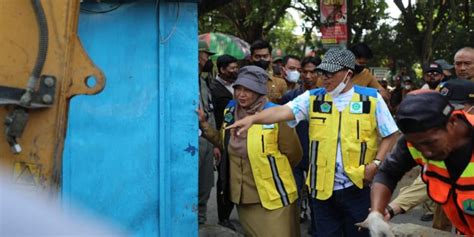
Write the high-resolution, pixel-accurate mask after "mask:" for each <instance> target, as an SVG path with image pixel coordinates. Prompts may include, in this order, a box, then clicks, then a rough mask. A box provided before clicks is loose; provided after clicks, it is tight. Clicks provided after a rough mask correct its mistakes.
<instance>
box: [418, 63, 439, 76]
mask: <svg viewBox="0 0 474 237" xmlns="http://www.w3.org/2000/svg"><path fill="white" fill-rule="evenodd" d="M427 72H437V73H440V74H443V68H442V67H441V65H439V64H437V63H428V64H426V65H425V66H424V67H423V73H427Z"/></svg>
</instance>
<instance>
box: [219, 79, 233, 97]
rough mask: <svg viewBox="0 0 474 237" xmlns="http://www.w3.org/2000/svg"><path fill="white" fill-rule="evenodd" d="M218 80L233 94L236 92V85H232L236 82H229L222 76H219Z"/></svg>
mask: <svg viewBox="0 0 474 237" xmlns="http://www.w3.org/2000/svg"><path fill="white" fill-rule="evenodd" d="M216 80H217V81H218V82H219V83H221V84H222V85H223V86H224V87H225V88H226V89H227V90H228V91H229V92H230V93H231V94H232V95H233V94H234V87H232V86H233V85H234V83H230V82H227V81H225V80H224V79H222V78H221V77H220V76H217V77H216Z"/></svg>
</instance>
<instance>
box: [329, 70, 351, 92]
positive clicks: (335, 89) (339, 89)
mask: <svg viewBox="0 0 474 237" xmlns="http://www.w3.org/2000/svg"><path fill="white" fill-rule="evenodd" d="M349 72H350V71H347V73H346V75H345V76H344V79H342V81H341V83H339V85H337V87H336V88H334V90H332V91H328V93H329V94H330V95H331V96H332V98H335V97H337V96H339V95H340V94H341V92H342V91H343V90H344V88H346V86H347V82H346V79H347V75H349Z"/></svg>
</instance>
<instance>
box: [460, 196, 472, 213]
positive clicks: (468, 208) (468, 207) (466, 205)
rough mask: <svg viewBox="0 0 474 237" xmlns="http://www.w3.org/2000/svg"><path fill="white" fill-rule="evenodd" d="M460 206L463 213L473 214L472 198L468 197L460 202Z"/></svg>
mask: <svg viewBox="0 0 474 237" xmlns="http://www.w3.org/2000/svg"><path fill="white" fill-rule="evenodd" d="M462 207H463V210H464V212H465V213H467V214H470V215H474V200H473V199H471V198H469V199H466V200H464V201H463V202H462Z"/></svg>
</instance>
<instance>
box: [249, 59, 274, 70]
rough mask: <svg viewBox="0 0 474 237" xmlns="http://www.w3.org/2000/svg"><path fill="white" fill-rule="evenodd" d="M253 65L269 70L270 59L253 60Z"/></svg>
mask: <svg viewBox="0 0 474 237" xmlns="http://www.w3.org/2000/svg"><path fill="white" fill-rule="evenodd" d="M253 65H255V66H257V67H260V68H262V69H263V70H267V68H268V66H270V61H265V60H259V61H255V62H253Z"/></svg>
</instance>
